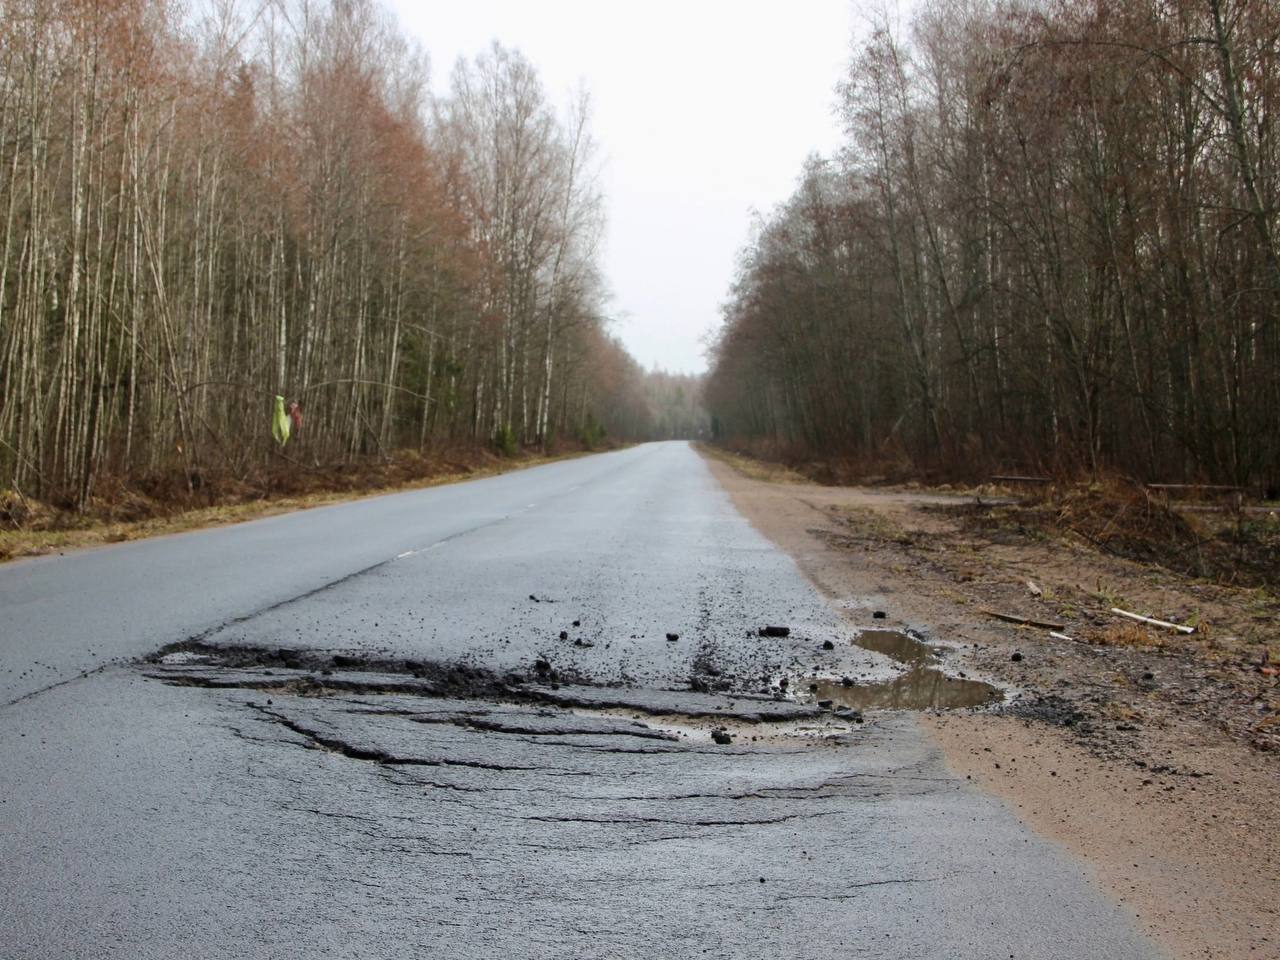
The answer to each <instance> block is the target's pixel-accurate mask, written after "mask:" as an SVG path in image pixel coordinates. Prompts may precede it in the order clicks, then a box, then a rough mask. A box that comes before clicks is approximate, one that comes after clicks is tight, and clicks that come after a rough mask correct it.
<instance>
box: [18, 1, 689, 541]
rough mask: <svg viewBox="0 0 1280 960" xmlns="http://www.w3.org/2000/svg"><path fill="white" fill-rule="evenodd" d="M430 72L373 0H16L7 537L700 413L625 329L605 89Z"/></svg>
mask: <svg viewBox="0 0 1280 960" xmlns="http://www.w3.org/2000/svg"><path fill="white" fill-rule="evenodd" d="M446 68H447V65H446ZM427 80H428V72H427V54H426V51H424V50H421V49H418V48H417V47H416V46H415V45H414V44H413V43H412V42H410V41H409V40H407V39H406V38H405V36H404V35H402V34H401V33H400V31H399V28H398V27H397V25H396V23H395V22H394V20H393V19H392V18H391V17H390V16H389V15H388V14H387V13H386V12H385V11H384V10H383V9H382V8H381V7H380V6H379V5H378V4H377V3H376V2H373V0H357V2H329V0H324V2H321V3H310V2H309V3H291V2H286V3H272V4H260V5H252V4H245V5H240V4H234V3H225V4H224V3H218V4H202V5H196V6H195V7H190V8H187V7H183V6H181V5H176V4H171V3H168V2H165V0H138V2H131V3H110V4H84V3H78V2H72V0H12V2H11V0H3V2H0V531H3V532H0V537H2V538H4V539H5V541H7V542H9V543H13V542H14V541H15V540H21V538H22V536H23V535H25V534H30V533H32V532H36V533H40V532H47V531H51V530H53V531H67V530H72V529H82V528H86V527H93V526H95V525H103V524H106V525H108V526H109V527H110V526H111V525H116V524H121V523H123V524H137V523H140V522H143V523H151V522H153V521H157V520H160V519H163V518H170V519H169V520H164V522H166V523H169V522H171V518H172V517H173V516H174V515H175V514H177V513H180V512H183V511H191V510H200V511H207V510H210V509H213V510H215V511H217V510H227V509H234V510H236V511H241V510H244V509H247V507H246V506H245V504H247V503H250V502H255V501H260V500H274V501H277V505H279V504H280V503H283V502H285V500H287V499H290V498H298V497H302V498H308V502H309V499H310V498H316V497H325V496H328V495H329V494H331V493H334V492H351V491H368V490H374V489H384V488H387V487H392V486H398V485H403V484H405V483H417V482H421V481H423V480H430V479H434V478H437V477H441V476H450V475H456V474H457V473H458V472H459V470H458V469H457V467H456V465H457V464H461V465H463V467H464V469H465V470H473V469H494V468H496V467H497V465H498V458H501V459H502V461H504V462H505V461H510V460H520V459H522V458H525V457H526V456H549V455H555V454H557V453H562V452H572V451H575V450H593V449H602V448H605V447H608V446H611V445H615V444H618V443H626V442H631V441H635V440H642V439H649V438H661V437H674V436H693V435H695V434H696V432H697V430H698V429H700V421H699V419H698V416H699V415H698V412H697V410H696V409H695V408H694V405H693V397H694V396H695V393H696V390H695V387H696V385H695V384H694V382H693V380H692V378H688V377H680V376H673V375H667V374H664V373H661V372H646V371H644V370H643V369H642V368H641V367H640V366H639V365H638V364H637V363H636V361H635V360H634V359H632V358H631V357H630V356H629V355H628V354H627V352H626V351H625V349H624V348H623V347H622V346H621V345H620V343H619V342H618V341H617V340H616V339H614V337H613V336H612V335H611V334H610V332H609V320H608V316H607V310H606V304H607V300H608V297H609V293H608V290H607V288H606V285H605V281H604V280H603V278H602V274H601V269H600V260H599V257H600V246H599V241H600V237H601V232H602V228H603V207H602V197H601V194H600V189H599V184H598V179H597V175H598V171H599V162H598V159H597V155H596V149H595V145H594V141H593V139H592V134H591V123H590V112H591V111H590V98H589V96H588V95H587V94H586V92H585V91H583V92H581V93H580V94H579V95H577V96H575V97H574V98H573V99H572V100H571V102H568V103H566V104H563V105H557V104H555V103H553V102H552V101H551V100H550V98H549V97H548V95H547V93H546V91H545V90H544V89H543V86H542V84H541V81H540V80H539V77H538V75H537V73H536V72H535V70H534V68H533V67H532V66H531V65H530V64H529V62H528V61H527V60H525V59H524V58H523V57H522V56H521V55H520V54H519V53H518V52H516V51H513V50H508V49H504V48H502V47H500V46H497V45H494V46H493V47H491V48H490V49H489V50H487V51H485V52H483V53H482V54H480V55H479V56H478V57H476V58H475V59H474V60H473V61H470V62H459V63H458V64H456V65H455V66H454V67H453V69H452V72H451V74H450V83H449V93H448V94H447V95H446V96H444V97H441V98H436V97H433V95H432V94H431V92H430V90H429V87H428V83H427ZM276 398H279V401H277V399H276ZM277 402H279V403H280V407H279V416H278V417H274V418H273V415H272V412H273V409H276V404H277ZM286 404H287V406H286ZM286 411H287V412H286ZM286 418H287V422H281V421H285V420H286ZM273 430H274V431H275V437H274V439H273ZM282 498H284V499H282ZM111 529H115V528H114V527H111ZM133 529H140V528H133ZM117 532H118V531H117ZM102 535H103V536H113V535H115V534H114V533H110V532H107V533H103V534H102ZM12 549H14V548H11V547H10V548H6V547H3V546H0V555H3V554H4V553H5V552H6V550H9V551H10V552H12ZM17 549H19V550H21V549H25V548H17Z"/></svg>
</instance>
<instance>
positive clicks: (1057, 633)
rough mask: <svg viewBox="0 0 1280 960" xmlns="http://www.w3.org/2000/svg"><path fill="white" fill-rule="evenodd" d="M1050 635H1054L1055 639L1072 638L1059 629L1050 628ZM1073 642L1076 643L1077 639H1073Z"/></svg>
mask: <svg viewBox="0 0 1280 960" xmlns="http://www.w3.org/2000/svg"><path fill="white" fill-rule="evenodd" d="M1049 636H1051V637H1053V639H1055V640H1071V638H1070V637H1068V636H1067V635H1066V634H1065V633H1059V632H1058V631H1057V630H1050V631H1049ZM1072 642H1073V643H1074V642H1075V641H1072Z"/></svg>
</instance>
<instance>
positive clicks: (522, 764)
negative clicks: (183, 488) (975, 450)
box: [0, 443, 1160, 960]
mask: <svg viewBox="0 0 1280 960" xmlns="http://www.w3.org/2000/svg"><path fill="white" fill-rule="evenodd" d="M0 610H3V616H2V618H0V703H2V704H3V706H0V957H3V958H28V957H30V958H35V957H72V958H79V957H84V958H89V957H94V958H98V957H142V958H147V957H157V958H159V957H164V958H169V957H174V956H188V957H228V958H229V957H237V958H239V957H279V956H291V957H327V956H333V957H420V956H423V955H428V953H429V955H431V956H438V957H459V958H461V957H477V958H479V957H493V956H511V957H557V958H559V957H565V956H573V957H600V958H614V957H703V956H717V957H744V958H746V957H752V958H757V957H762V956H777V957H800V956H804V957H842V958H848V957H850V956H853V957H885V958H897V957H902V958H912V960H917V958H931V957H937V958H944V957H945V958H953V957H982V958H985V957H991V958H1005V957H1018V958H1067V957H1087V956H1107V957H1111V958H1154V957H1158V956H1160V954H1159V953H1158V951H1157V950H1156V949H1155V948H1154V947H1153V946H1152V945H1151V944H1150V943H1149V942H1148V941H1147V940H1145V939H1144V938H1143V937H1142V936H1140V935H1139V934H1138V933H1137V932H1135V927H1134V923H1133V920H1132V918H1131V917H1130V916H1129V915H1128V914H1127V913H1126V911H1125V910H1124V909H1123V908H1122V907H1121V906H1120V905H1118V904H1116V903H1114V902H1112V901H1110V900H1109V899H1108V898H1107V897H1106V896H1104V895H1103V894H1102V893H1101V892H1100V891H1099V890H1098V889H1097V888H1096V887H1095V886H1094V884H1093V883H1092V882H1091V881H1090V878H1089V876H1088V872H1087V870H1086V869H1085V867H1084V866H1083V865H1082V864H1080V863H1079V862H1077V861H1075V860H1073V859H1072V858H1071V857H1070V856H1068V855H1067V854H1066V853H1065V852H1064V851H1063V850H1061V849H1060V848H1058V847H1056V846H1054V845H1053V844H1051V843H1048V842H1046V841H1044V840H1042V839H1041V838H1039V837H1038V836H1036V835H1035V834H1033V833H1031V832H1030V831H1029V830H1028V829H1027V828H1026V827H1025V826H1024V825H1023V824H1022V823H1021V822H1020V821H1019V820H1018V818H1017V817H1016V815H1015V814H1014V813H1013V812H1012V811H1010V810H1009V809H1007V808H1006V807H1004V806H1003V805H1002V804H1001V803H999V802H998V801H996V800H995V799H993V798H991V797H988V796H985V795H983V794H982V793H980V792H978V791H976V790H975V789H973V788H972V787H971V786H970V785H969V784H968V783H967V782H966V781H964V780H961V779H957V778H956V777H955V776H954V775H952V774H951V773H950V772H949V771H948V770H947V769H946V767H945V765H944V764H943V763H942V761H941V758H940V756H939V753H938V751H937V750H936V749H935V748H934V747H933V745H932V744H931V742H930V741H929V740H928V738H927V737H926V736H925V735H924V734H923V733H922V732H921V731H920V729H919V728H918V727H917V725H916V723H915V721H914V719H913V715H912V714H911V713H909V712H869V713H867V714H866V715H865V717H863V716H859V715H856V714H854V713H852V712H850V711H847V710H840V709H831V708H828V707H826V706H825V705H819V704H817V703H815V702H813V701H814V699H815V698H814V697H812V696H809V695H808V694H807V681H809V680H812V679H814V675H815V674H817V675H818V677H823V678H840V677H849V678H850V679H851V680H856V681H857V685H856V686H855V688H854V689H861V688H862V686H863V684H875V683H877V682H881V681H885V680H887V679H891V678H892V677H894V676H895V675H897V674H898V673H899V672H900V671H901V667H900V666H899V665H897V664H895V663H894V662H893V661H892V660H890V659H887V658H886V657H884V656H883V655H881V654H879V653H876V652H874V651H871V650H867V649H863V648H862V647H859V646H857V645H856V644H854V643H851V642H850V641H851V638H853V637H854V635H855V633H856V630H855V627H856V626H857V625H858V624H857V623H854V624H852V625H851V623H850V621H849V620H848V619H846V617H845V615H844V614H843V613H842V612H841V611H840V610H838V609H836V607H835V606H833V605H832V604H831V603H830V602H828V600H826V599H825V598H823V597H822V596H820V595H819V594H818V593H817V592H816V590H815V589H814V588H813V587H812V586H811V585H810V584H809V583H808V582H807V581H806V580H805V579H804V577H803V576H802V575H801V573H800V572H799V571H798V569H797V568H796V566H795V564H794V563H793V562H792V560H791V559H790V558H789V557H787V556H786V555H784V554H782V553H780V552H779V551H778V550H776V549H775V548H774V547H773V546H772V545H771V544H770V543H769V542H768V541H766V540H765V539H764V538H763V537H761V536H760V535H759V534H758V533H757V532H756V531H755V530H754V529H753V528H752V527H751V525H750V524H749V523H748V522H747V521H746V520H745V519H744V518H743V517H742V516H741V515H739V514H738V513H737V512H736V511H735V510H734V508H733V507H732V505H731V504H730V502H729V501H728V499H727V497H726V496H725V494H724V493H723V491H722V490H721V489H720V488H719V487H718V486H717V484H716V481H715V480H714V478H713V477H712V476H711V474H710V472H709V471H708V470H707V468H706V466H705V464H704V463H703V462H702V461H701V459H700V458H699V456H698V455H697V453H696V452H694V451H693V450H691V449H690V448H689V447H688V446H687V445H686V444H683V443H667V444H649V445H645V446H641V447H637V448H632V449H629V450H625V451H621V452H616V453H610V454H605V455H599V456H593V457H588V458H582V459H578V460H572V461H564V462H559V463H555V464H550V465H546V466H542V467H538V468H534V469H529V470H524V471H520V472H517V473H511V474H506V475H504V476H500V477H494V478H489V479H485V480H479V481H474V482H470V483H464V484H457V485H454V486H448V487H439V488H433V489H430V490H423V491H414V492H408V493H401V494H395V495H389V496H383V497H377V498H371V499H367V500H362V501H358V502H354V503H349V504H344V505H339V506H333V507H327V508H323V509H317V510H311V511H305V512H301V513H295V514H290V515H284V516H278V517H273V518H270V519H264V520H260V521H255V522H252V523H246V524H241V525H238V526H234V527H226V528H221V529H216V530H210V531H205V532H199V533H188V534H182V535H177V536H172V537H164V538H158V539H155V540H149V541H142V542H137V543H130V544H122V545H119V546H114V547H109V548H103V549H97V550H92V551H85V552H80V553H75V554H69V555H67V556H61V557H50V558H42V559H37V560H31V561H23V562H19V563H13V564H9V565H6V566H4V567H0ZM852 612H853V615H854V618H855V620H856V618H857V617H858V616H859V615H860V614H861V615H865V616H866V617H867V618H870V615H871V611H861V612H859V611H857V610H856V609H855V610H853V611H852ZM764 625H786V626H787V627H788V628H789V631H790V632H789V635H788V636H785V637H767V638H766V637H761V636H760V635H759V628H760V627H761V626H764ZM866 625H868V626H869V625H871V624H870V620H869V619H868V622H867V624H866ZM923 626H927V625H922V627H923ZM827 647H830V649H827ZM784 680H785V681H787V687H786V689H785V690H783V689H781V688H780V686H779V685H780V682H781V681H784ZM824 689H825V688H824ZM713 733H714V734H715V736H714V737H713ZM724 740H729V741H730V742H727V743H725V742H723V741H724Z"/></svg>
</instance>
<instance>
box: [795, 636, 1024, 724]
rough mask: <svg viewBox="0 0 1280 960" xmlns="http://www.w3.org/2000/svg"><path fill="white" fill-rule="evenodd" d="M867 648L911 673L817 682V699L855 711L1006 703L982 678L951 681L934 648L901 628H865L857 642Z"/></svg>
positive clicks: (812, 692)
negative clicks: (875, 679)
mask: <svg viewBox="0 0 1280 960" xmlns="http://www.w3.org/2000/svg"><path fill="white" fill-rule="evenodd" d="M853 642H854V643H855V644H856V645H857V646H859V647H862V648H863V649H864V650H872V651H874V652H876V653H881V654H884V655H885V656H886V657H889V658H890V659H892V660H895V661H897V662H898V663H900V664H902V665H903V666H905V667H907V670H906V671H904V672H903V673H900V674H898V675H897V676H896V677H893V678H892V679H890V680H881V681H878V682H873V683H856V682H855V683H852V684H847V683H846V681H844V680H838V679H836V680H833V679H826V680H814V681H812V684H813V686H816V687H817V689H816V690H811V696H812V697H813V699H815V700H830V701H831V702H832V703H833V704H834V705H836V706H841V707H852V708H853V709H855V710H928V709H932V708H939V709H944V710H947V709H957V708H961V707H981V706H985V705H986V704H989V703H996V702H998V701H1000V700H1003V699H1004V694H1002V693H1001V691H1000V689H999V688H998V687H995V686H992V685H991V684H989V683H983V682H982V681H980V680H968V679H966V678H963V677H949V676H947V675H946V674H945V673H943V672H942V670H941V669H940V664H939V660H938V656H937V654H935V653H934V652H933V650H932V649H930V647H929V645H928V644H926V643H924V642H923V641H920V640H917V639H915V638H914V637H912V636H909V635H908V634H905V633H899V632H897V631H895V630H865V631H863V632H862V633H861V634H859V635H858V636H857V637H856V638H855V639H854V641H853Z"/></svg>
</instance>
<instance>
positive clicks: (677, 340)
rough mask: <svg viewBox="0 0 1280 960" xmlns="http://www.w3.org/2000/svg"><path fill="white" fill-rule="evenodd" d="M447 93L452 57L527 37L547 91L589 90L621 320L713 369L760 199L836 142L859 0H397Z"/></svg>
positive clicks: (645, 352)
mask: <svg viewBox="0 0 1280 960" xmlns="http://www.w3.org/2000/svg"><path fill="white" fill-rule="evenodd" d="M391 6H392V8H393V9H394V10H395V11H396V13H397V15H398V17H399V18H400V22H401V24H402V25H403V27H404V28H405V29H406V30H407V31H408V32H409V33H411V34H413V35H414V36H416V37H417V38H418V40H419V41H420V42H421V43H422V44H423V46H424V47H425V48H426V49H427V51H428V53H429V54H430V55H431V61H432V67H431V71H432V81H433V86H434V88H435V89H436V91H437V92H438V93H445V92H447V89H448V79H449V73H450V71H451V70H452V68H453V64H454V61H455V60H456V59H457V58H458V57H459V56H467V57H472V56H474V55H475V54H476V53H478V52H479V51H480V50H482V49H483V48H484V47H486V46H488V45H489V43H490V41H491V40H495V39H496V40H497V41H498V42H499V43H501V44H503V45H504V46H507V47H515V48H517V49H519V50H520V51H521V52H522V53H523V54H524V55H525V56H526V57H527V58H528V59H529V60H530V61H531V62H532V63H533V64H534V65H535V66H536V67H537V69H538V71H539V73H540V74H541V76H542V81H543V85H544V86H545V87H546V90H547V94H548V96H549V97H550V98H551V99H552V100H553V101H555V102H557V103H561V104H564V103H567V102H568V99H569V95H570V91H571V90H572V88H573V87H574V86H575V85H576V84H577V83H578V81H579V80H581V81H584V82H585V83H586V86H587V88H588V89H589V90H590V92H591V97H592V101H593V108H594V114H593V117H592V121H593V122H592V127H593V130H594V133H595V138H596V141H597V142H598V144H599V147H600V153H601V156H602V159H603V160H604V173H603V177H604V181H603V188H604V192H605V199H606V203H607V205H608V220H609V225H608V233H607V235H606V240H605V251H604V254H605V255H604V269H605V273H606V275H607V277H608V280H609V284H610V286H611V287H612V289H613V292H614V301H613V303H612V304H611V305H610V311H611V313H612V314H613V315H615V316H617V317H618V322H617V324H616V325H615V326H614V328H613V330H614V332H615V333H616V334H618V335H619V336H620V337H621V338H622V340H623V342H624V343H625V344H626V346H627V348H628V349H629V350H630V351H631V353H632V355H633V356H635V357H636V359H638V360H639V361H640V362H641V363H643V364H644V365H645V366H649V367H655V366H660V367H663V368H664V369H667V370H671V371H679V372H687V373H692V372H697V371H701V370H702V369H704V368H705V365H706V363H705V359H704V357H703V349H704V348H703V343H702V340H703V337H704V335H705V334H706V333H707V331H708V330H711V329H714V328H715V327H716V326H718V324H719V316H720V314H719V309H720V304H721V302H722V301H723V300H724V298H725V295H726V293H727V291H728V288H729V283H730V280H731V278H732V275H733V264H734V258H735V256H736V253H737V251H738V249H739V248H740V247H741V245H742V244H743V242H744V241H745V240H746V238H747V232H748V225H749V216H750V211H751V209H752V208H754V209H758V210H761V211H767V210H769V209H770V208H771V207H772V206H773V205H774V204H776V203H778V202H780V201H782V200H784V199H786V197H787V196H788V195H789V194H790V193H791V190H792V188H793V187H794V185H795V182H796V179H797V177H798V176H799V173H800V167H801V165H802V163H803V162H804V158H805V157H806V156H807V155H808V154H809V153H810V152H812V151H815V150H816V151H819V152H822V153H830V152H831V151H832V150H833V149H834V148H835V146H836V144H837V143H838V140H839V126H838V123H837V121H836V120H835V118H834V116H833V114H832V105H833V103H834V99H835V95H834V92H833V91H834V87H835V84H836V82H837V81H838V80H839V78H840V75H841V73H842V71H843V68H844V66H845V64H846V62H847V60H848V56H849V39H848V38H849V36H850V33H851V30H852V27H853V10H852V7H851V3H850V0H790V2H786V0H647V2H643V3H621V2H609V0H417V2H414V0H391Z"/></svg>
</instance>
